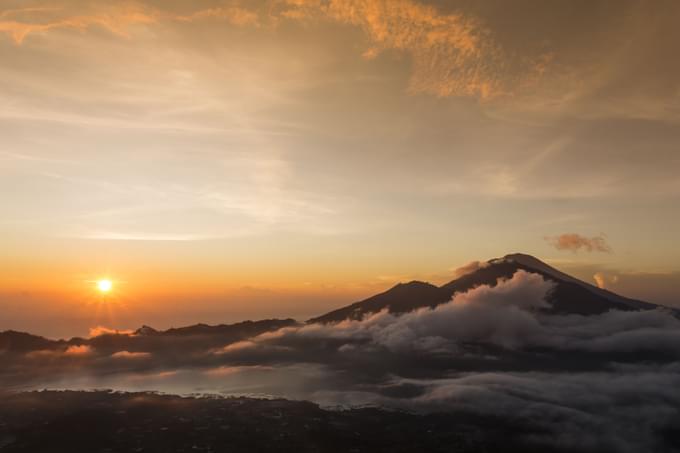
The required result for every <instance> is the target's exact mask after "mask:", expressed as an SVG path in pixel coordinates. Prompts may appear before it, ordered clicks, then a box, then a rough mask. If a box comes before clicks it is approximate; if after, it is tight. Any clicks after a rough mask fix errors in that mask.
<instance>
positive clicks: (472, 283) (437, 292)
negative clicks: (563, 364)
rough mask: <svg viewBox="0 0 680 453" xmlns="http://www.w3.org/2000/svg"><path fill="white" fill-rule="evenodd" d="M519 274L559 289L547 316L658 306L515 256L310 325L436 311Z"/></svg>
mask: <svg viewBox="0 0 680 453" xmlns="http://www.w3.org/2000/svg"><path fill="white" fill-rule="evenodd" d="M520 270H524V271H526V272H531V273H535V274H540V275H541V276H543V278H544V279H546V280H549V281H551V282H553V283H554V288H553V289H552V291H551V292H550V293H549V294H548V295H547V302H549V304H550V308H548V309H546V312H549V313H552V314H577V315H597V314H601V313H605V312H607V311H609V310H623V311H631V310H652V309H655V308H658V307H659V306H658V305H655V304H652V303H649V302H643V301H641V300H635V299H629V298H626V297H623V296H620V295H618V294H615V293H612V292H611V291H607V290H605V289H601V288H598V287H597V286H594V285H591V284H590V283H586V282H584V281H582V280H579V279H577V278H575V277H572V276H570V275H567V274H565V273H564V272H561V271H559V270H557V269H555V268H554V267H552V266H550V265H548V264H546V263H544V262H543V261H541V260H539V259H538V258H536V257H533V256H531V255H526V254H523V253H513V254H510V255H506V256H504V257H502V258H496V259H492V260H489V261H487V262H485V263H483V264H482V265H481V266H479V268H478V269H476V270H474V271H472V272H470V273H468V274H465V275H463V276H460V277H458V278H456V279H455V280H452V281H450V282H448V283H446V284H444V285H442V286H435V285H432V284H430V283H426V282H420V281H412V282H409V283H400V284H398V285H396V286H394V287H393V288H391V289H389V290H387V291H385V292H383V293H380V294H377V295H375V296H372V297H369V298H368V299H365V300H362V301H359V302H356V303H353V304H351V305H348V306H346V307H342V308H339V309H337V310H334V311H331V312H329V313H326V314H324V315H322V316H319V317H316V318H312V319H310V320H309V321H308V322H310V323H333V322H340V321H344V320H348V319H351V320H358V319H361V318H363V317H364V316H365V315H367V314H371V313H377V312H379V311H381V310H385V309H387V310H389V311H390V312H391V313H395V314H400V313H406V312H409V311H413V310H416V309H418V308H423V307H430V308H432V307H435V306H437V305H439V304H443V303H446V302H449V301H450V300H451V299H452V298H453V297H454V295H455V294H456V293H463V292H466V291H469V290H471V289H473V288H475V287H477V286H481V285H489V286H492V287H493V286H495V285H496V284H497V283H498V281H499V280H503V279H508V278H511V277H512V276H513V275H514V274H515V272H517V271H520Z"/></svg>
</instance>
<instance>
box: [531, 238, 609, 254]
mask: <svg viewBox="0 0 680 453" xmlns="http://www.w3.org/2000/svg"><path fill="white" fill-rule="evenodd" d="M545 239H546V241H548V243H550V244H551V245H552V246H553V247H555V248H556V249H557V250H569V251H571V252H578V251H579V250H584V251H587V252H603V253H611V252H612V248H611V247H610V246H609V244H607V241H606V239H605V237H604V235H600V236H594V237H592V238H587V237H585V236H581V235H580V234H576V233H565V234H561V235H559V236H554V237H546V238H545Z"/></svg>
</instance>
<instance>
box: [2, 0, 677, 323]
mask: <svg viewBox="0 0 680 453" xmlns="http://www.w3.org/2000/svg"><path fill="white" fill-rule="evenodd" d="M678 19H680V4H678V3H677V2H675V1H663V0H659V1H655V2H645V1H619V0H617V1H604V0H596V1H579V0H574V1H570V2H562V1H539V0H531V1H529V0H517V1H515V2H512V4H511V5H510V4H508V3H507V2H504V1H500V0H498V1H496V0H487V1H471V0H451V1H424V0H342V1H341V0H325V1H321V0H252V1H245V0H244V1H237V0H234V1H217V0H209V1H208V0H194V1H187V0H172V1H168V0H163V1H161V0H157V1H154V0H144V1H131V2H126V1H121V2H104V1H85V0H69V1H56V0H55V1H47V0H43V1H37V0H35V1H33V0H0V61H2V64H0V103H1V104H0V105H1V106H2V108H0V137H1V139H0V213H1V215H0V307H1V308H2V314H0V330H2V329H9V328H11V329H17V330H28V331H32V332H36V333H40V334H44V335H49V336H70V335H85V334H86V333H87V332H88V330H89V329H90V328H92V327H96V326H105V327H107V328H120V329H127V328H136V327H138V326H140V325H141V324H150V325H153V326H154V327H158V328H167V327H169V326H172V325H174V326H178V325H186V324H190V323H194V322H206V323H211V324H215V323H220V322H233V321H238V320H242V319H249V318H267V317H289V316H290V317H294V318H297V319H306V318H308V317H311V316H314V315H318V314H321V313H324V312H326V311H328V310H331V309H333V308H336V307H338V306H341V305H345V304H347V303H350V302H354V301H356V300H359V299H362V298H364V297H367V296H370V295H372V294H375V293H376V292H379V291H383V290H385V289H387V288H389V287H390V286H392V285H394V284H396V283H397V282H400V281H409V280H413V279H419V280H426V281H431V282H433V283H437V284H441V283H444V282H447V281H449V280H451V279H452V278H454V277H455V275H456V269H458V268H460V267H461V266H465V265H466V263H469V262H471V261H474V260H487V259H491V258H495V257H499V256H503V255H505V254H507V253H513V252H523V253H529V254H532V255H535V256H537V257H538V258H540V259H543V260H545V261H546V262H548V263H550V264H552V265H554V266H556V267H558V268H559V269H561V270H563V271H565V272H568V273H570V274H573V275H575V276H577V277H579V278H582V279H584V280H587V281H589V282H591V283H594V284H598V285H599V286H601V287H605V288H608V289H611V290H613V291H615V292H618V293H620V294H623V295H626V296H629V297H636V298H640V299H643V300H648V301H650V302H655V303H661V304H667V305H675V306H680V299H679V298H678V297H677V294H679V292H680V247H679V246H678V242H677V231H680V209H679V208H678V206H680V177H678V175H679V174H680V152H679V148H680V124H679V123H680V60H678V59H677V57H676V55H677V50H678V49H677V47H678V44H677V43H678V42H680V30H678V28H677V26H676V24H677V21H678ZM102 278H108V279H110V280H112V281H113V283H114V288H113V290H112V291H111V293H110V294H107V295H106V296H103V295H101V294H99V293H98V292H97V291H96V284H95V283H96V281H97V280H98V279H102Z"/></svg>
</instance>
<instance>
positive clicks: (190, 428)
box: [0, 391, 680, 453]
mask: <svg viewBox="0 0 680 453" xmlns="http://www.w3.org/2000/svg"><path fill="white" fill-rule="evenodd" d="M2 399H3V404H2V405H1V406H0V450H1V451H2V452H3V453H5V452H8V453H9V452H93V453H94V452H197V451H202V452H227V451H229V452H258V451H263V452H264V451H290V452H348V451H353V452H364V451H365V452H376V451H379V452H422V451H431V452H484V451H489V452H499V451H507V452H514V451H517V452H519V451H522V452H531V451H536V452H538V451H563V452H566V451H570V450H563V449H560V448H557V447H550V448H547V447H546V446H545V445H541V444H540V443H535V442H532V440H531V439H532V436H540V434H541V433H540V432H538V431H532V430H530V429H529V428H528V427H527V426H524V425H523V424H522V423H521V421H520V420H519V419H517V420H508V419H505V420H500V419H496V418H494V417H479V416H474V415H471V414H431V415H426V416H420V415H414V414H408V413H404V412H395V411H384V410H378V409H374V408H364V409H351V410H324V409H321V408H319V406H317V405H315V404H313V403H309V402H298V401H287V400H266V399H251V398H184V397H179V396H169V395H158V394H153V393H114V392H107V391H98V392H72V391H67V392H58V391H43V392H29V393H20V394H7V395H3V396H2ZM668 434H669V435H673V434H671V433H668ZM674 436H675V438H674V439H675V442H676V443H677V442H678V441H679V440H680V439H678V436H677V434H674ZM677 445H678V446H679V447H680V443H677Z"/></svg>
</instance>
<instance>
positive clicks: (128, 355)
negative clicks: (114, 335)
mask: <svg viewBox="0 0 680 453" xmlns="http://www.w3.org/2000/svg"><path fill="white" fill-rule="evenodd" d="M111 357H113V358H114V359H133V360H134V359H148V358H149V357H151V354H150V353H148V352H130V351H118V352H114V353H113V354H111Z"/></svg>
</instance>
